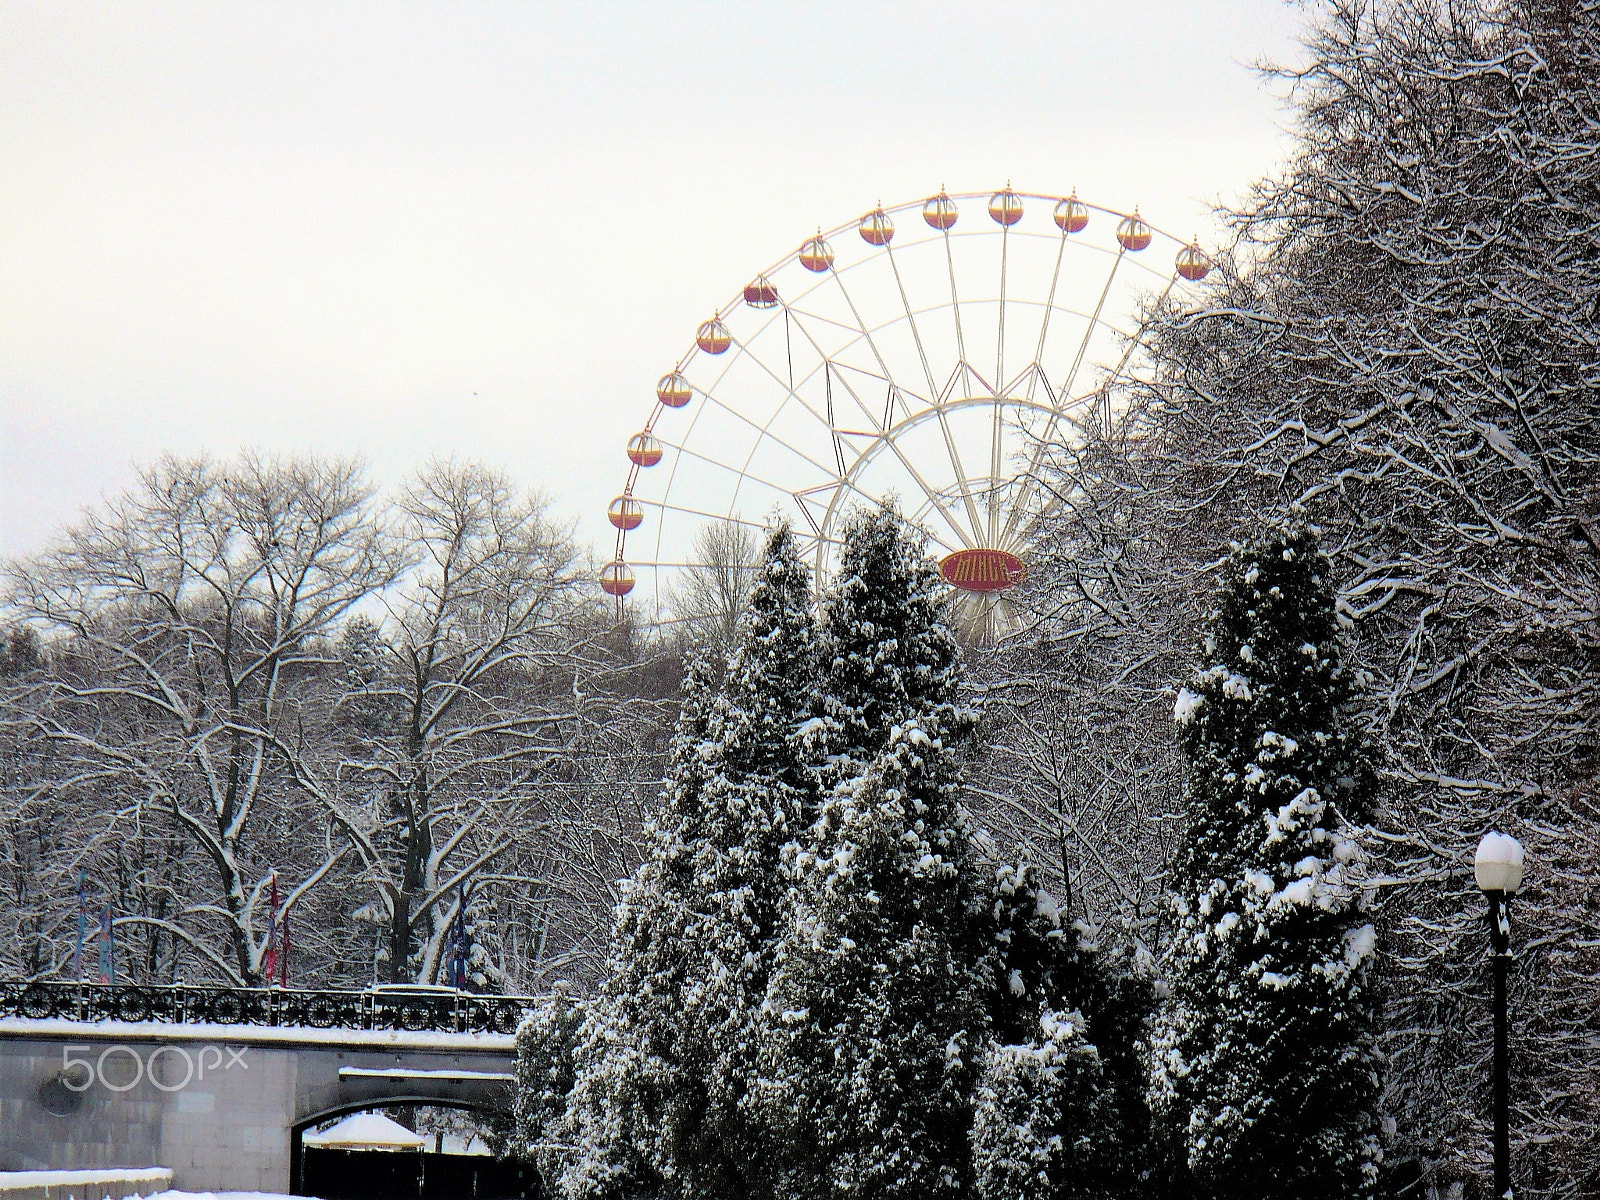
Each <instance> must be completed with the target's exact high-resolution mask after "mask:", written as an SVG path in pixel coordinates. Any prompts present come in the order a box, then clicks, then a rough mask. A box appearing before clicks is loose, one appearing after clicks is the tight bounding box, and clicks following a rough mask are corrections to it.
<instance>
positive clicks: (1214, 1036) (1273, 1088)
mask: <svg viewBox="0 0 1600 1200" xmlns="http://www.w3.org/2000/svg"><path fill="white" fill-rule="evenodd" d="M1329 575H1330V561H1329V558H1328V556H1327V555H1326V554H1325V553H1323V552H1322V550H1321V549H1320V548H1319V546H1318V544H1317V538H1316V535H1315V531H1314V530H1313V529H1311V528H1308V527H1307V526H1305V525H1303V524H1291V525H1284V526H1279V527H1275V528H1271V529H1269V530H1268V531H1267V532H1266V533H1264V534H1263V535H1262V536H1260V537H1259V538H1258V539H1256V540H1254V541H1252V542H1251V543H1250V544H1249V545H1248V546H1244V547H1235V549H1234V551H1233V553H1232V555H1231V556H1230V557H1229V559H1228V560H1227V563H1226V565H1225V567H1224V569H1223V575H1222V583H1221V587H1220V590H1219V597H1218V604H1217V608H1216V610H1215V611H1214V612H1213V613H1212V615H1211V618H1210V620H1209V622H1208V625H1207V629H1206V633H1205V638H1204V643H1203V658H1202V664H1203V665H1202V666H1201V667H1200V669H1199V670H1197V671H1196V673H1195V675H1194V676H1193V677H1192V678H1191V680H1190V681H1189V684H1188V686H1187V687H1185V688H1184V689H1183V690H1182V691H1180V692H1179V695H1178V703H1177V708H1176V712H1175V715H1176V718H1177V722H1178V729H1179V735H1178V736H1179V741H1180V743H1181V745H1182V747H1183V749H1184V751H1185V752H1186V753H1187V755H1188V756H1189V759H1190V764H1191V767H1190V779H1189V787H1188V793H1187V802H1186V813H1187V818H1188V828H1189V832H1188V840H1187V843H1186V847H1185V850H1184V852H1183V853H1182V855H1181V856H1180V859H1179V861H1178V862H1177V864H1176V868H1175V871H1174V890H1175V892H1176V896H1175V898H1174V907H1175V912H1176V919H1177V924H1176V932H1175V936H1174V938H1173V941H1172V945H1171V950H1170V957H1169V959H1168V961H1167V964H1166V967H1167V970H1166V975H1167V979H1168V981H1169V983H1170V987H1171V997H1170V1000H1169V1002H1168V1003H1167V1004H1166V1005H1165V1006H1164V1007H1163V1009H1162V1011H1161V1013H1160V1014H1159V1016H1158V1018H1157V1021H1156V1023H1155V1029H1154V1033H1153V1035H1152V1039H1151V1046H1150V1066H1151V1089H1150V1098H1151V1107H1152V1110H1153V1112H1154V1114H1155V1117H1156V1121H1157V1127H1158V1130H1159V1131H1160V1133H1161V1134H1162V1135H1164V1139H1165V1142H1166V1144H1167V1145H1168V1147H1169V1148H1170V1149H1171V1151H1172V1153H1173V1157H1174V1159H1175V1160H1176V1163H1177V1168H1178V1170H1179V1172H1180V1174H1182V1175H1183V1176H1185V1178H1184V1180H1183V1182H1184V1185H1185V1187H1186V1188H1187V1189H1188V1190H1192V1192H1193V1194H1195V1195H1198V1196H1205V1197H1211V1198H1216V1200H1222V1198H1225V1197H1239V1198H1240V1200H1244V1198H1246V1197H1248V1198H1249V1200H1279V1198H1282V1200H1290V1198H1298V1197H1303V1196H1307V1195H1313V1194H1314V1195H1317V1196H1326V1197H1359V1196H1368V1195H1370V1194H1372V1191H1373V1188H1374V1185H1375V1183H1376V1179H1377V1166H1378V1162H1379V1160H1380V1158H1381V1151H1380V1148H1379V1144H1378V1117H1377V1113H1376V1102H1377V1096H1378V1056H1377V1053H1376V1051H1375V1049H1374V1045H1373V1037H1374V1029H1373V998H1372V995H1371V981H1370V978H1369V975H1370V963H1371V957H1372V952H1373V927H1372V925H1370V924H1368V923H1367V922H1366V920H1365V919H1364V917H1363V916H1362V915H1361V912H1360V909H1361V903H1360V893H1359V890H1358V887H1357V884H1358V883H1359V878H1358V876H1359V875H1360V873H1361V868H1362V861H1363V860H1362V852H1361V850H1360V848H1359V847H1358V845H1357V844H1356V841H1355V840H1354V831H1353V825H1355V824H1357V823H1360V822H1363V821H1364V820H1366V818H1367V815H1368V809H1369V805H1370V804H1371V791H1372V783H1371V779H1372V773H1371V771H1370V769H1369V768H1368V766H1367V765H1366V763H1365V761H1364V759H1363V754H1362V750H1361V747H1360V745H1359V741H1358V738H1357V737H1356V735H1355V734H1354V733H1353V732H1352V731H1350V730H1349V729H1347V728H1346V727H1345V724H1344V722H1343V721H1342V720H1341V712H1340V710H1341V707H1342V706H1343V705H1344V704H1345V702H1346V701H1347V700H1348V699H1349V697H1350V694H1351V683H1350V677H1349V673H1348V672H1347V671H1346V669H1344V668H1343V667H1342V666H1341V665H1340V661H1339V649H1338V644H1337V634H1338V628H1337V623H1336V620H1335V614H1334V599H1333V593H1332V589H1331V587H1330V579H1329Z"/></svg>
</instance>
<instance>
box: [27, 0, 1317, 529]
mask: <svg viewBox="0 0 1600 1200" xmlns="http://www.w3.org/2000/svg"><path fill="white" fill-rule="evenodd" d="M1301 20H1302V17H1301V15H1300V13H1299V11H1298V10H1297V9H1296V8H1294V7H1292V6H1289V5H1285V4H1282V3H1279V2H1278V0H1204V2H1202V0H1183V2H1157V0H1117V2H1115V3H1110V4H1107V3H1104V2H1090V0H1057V2H1056V3H1052V4H1030V3H1023V2H1019V0H1010V2H1006V3H1000V2H990V3H984V4H971V5H968V4H938V3H929V2H927V0H923V2H919V3H908V4H891V3H875V4H860V3H851V4H844V5H829V4H815V3H808V4H792V5H780V4H753V3H751V4H734V3H721V4H667V3H653V4H643V3H639V4H605V3H582V4H579V3H572V4H548V5H544V4H534V3H468V2H461V3H444V2H442V0H441V2H434V3H425V4H405V3H397V2H392V0H391V2H385V3H374V4H361V3H341V2H338V0H323V2H319V3H313V4H289V3H273V4H257V3H250V4H246V3H220V2H217V3H203V4H171V3H139V4H125V3H116V4H93V3H81V2H75V3H60V4H35V3H15V2H13V0H0V422H3V428H0V434H3V437H0V554H9V555H16V554H26V553H29V552H32V551H34V550H36V549H38V548H40V547H41V546H42V545H44V544H45V543H47V542H48V541H49V540H50V538H51V536H52V533H53V531H54V530H55V529H56V528H58V527H59V526H60V525H61V524H63V523H65V522H68V521H70V520H72V519H73V517H74V515H75V513H76V511H77V510H78V509H80V508H81V507H83V506H84V505H86V504H90V503H92V502H94V501H95V500H96V499H97V498H98V497H99V496H101V495H103V494H108V493H112V492H115V491H117V490H119V489H120V488H121V487H123V486H125V484H126V483H127V481H128V480H129V478H130V475H131V471H132V466H133V464H135V463H137V462H141V461H147V460H149V459H150V458H152V457H153V456H155V455H157V454H159V453H161V452H162V451H165V450H176V451H180V452H184V453H189V452H196V451H202V450H204V451H210V452H213V453H216V454H219V455H228V454H232V453H234V452H236V451H237V450H239V449H240V448H241V447H247V446H248V447H258V448H263V449H268V450H285V451H295V450H315V451H319V452H323V453H358V454H360V455H362V456H364V457H365V459H366V460H367V461H368V463H369V464H370V465H371V468H372V470H373V473H374V475H375V477H376V478H377V479H378V480H379V481H380V482H393V481H396V480H399V479H401V478H402V477H403V476H404V475H405V473H406V472H407V471H408V470H410V469H411V468H412V467H413V466H415V465H416V464H417V463H419V462H420V461H422V460H423V459H425V458H426V457H428V456H429V455H431V454H455V455H457V456H459V457H468V458H477V459H481V460H484V461H486V462H488V463H490V464H492V465H494V466H497V467H499V468H502V469H504V470H505V471H507V472H508V473H510V474H511V475H512V476H514V477H515V478H516V479H518V480H519V481H522V482H524V483H526V484H528V485H530V486H535V485H536V486H540V487H542V488H544V489H545V490H546V491H547V492H548V493H550V495H551V497H552V499H553V501H554V503H555V506H556V508H557V510H558V511H559V512H560V513H562V514H564V515H566V516H569V517H572V518H574V519H576V520H577V521H578V522H579V531H580V535H581V537H582V538H583V540H584V541H585V542H586V543H588V542H591V541H593V542H598V541H599V540H600V539H601V535H602V531H608V527H607V526H606V524H605V519H604V507H605V503H606V501H607V500H609V499H610V497H611V496H612V495H614V494H615V493H616V492H617V491H618V490H619V489H620V485H621V483H622V478H623V475H624V473H625V472H624V468H625V467H626V465H627V464H626V461H625V459H624V457H623V454H622V447H623V444H624V442H625V440H626V438H627V436H628V434H630V433H632V432H633V431H634V430H635V429H637V428H639V427H640V425H641V424H642V423H643V421H644V419H645V416H646V415H647V414H648V412H649V409H650V406H651V405H652V403H653V402H654V395H653V385H654V381H655V379H656V377H657V376H658V375H660V374H661V373H662V372H663V371H665V370H667V369H669V368H670V367H671V365H672V364H673V363H674V362H675V361H676V360H677V359H678V358H679V357H680V356H681V355H682V353H683V351H684V350H685V349H686V348H687V346H688V345H689V342H690V340H691V339H692V337H693V332H694V328H695V325H696V324H697V323H698V322H699V321H700V320H702V319H703V318H704V317H705V316H707V315H709V314H710V312H711V311H712V309H713V308H715V307H716V306H718V305H719V304H722V303H725V302H726V301H727V300H728V299H729V298H730V297H731V296H732V295H733V294H734V293H735V292H736V291H737V290H738V289H739V288H740V287H741V286H742V285H743V284H744V283H745V282H746V281H747V280H748V279H749V277H750V276H751V275H752V274H753V273H754V272H755V271H757V270H759V269H760V268H761V267H763V266H765V265H766V264H767V263H769V262H772V261H774V260H776V259H778V258H779V257H781V256H782V255H784V254H786V253H788V252H789V251H791V250H793V249H794V247H795V246H796V245H798V244H799V242H801V241H802V240H804V238H805V237H807V236H808V235H809V234H810V233H812V232H813V231H814V230H815V228H816V227H817V226H819V225H821V226H832V225H836V224H838V223H840V222H842V221H846V220H849V219H851V218H853V217H855V216H857V215H859V214H860V213H861V212H862V211H864V210H866V209H869V208H871V207H872V206H873V204H874V203H875V202H876V201H878V200H879V199H880V198H881V199H882V200H883V201H884V202H886V203H894V202H898V201H904V200H910V199H912V198H915V197H921V196H924V195H927V194H929V193H931V192H934V191H936V190H938V188H939V187H940V185H941V184H945V185H948V186H949V188H950V190H951V191H958V190H974V191H975V190H979V189H989V188H995V187H999V186H1001V185H1003V184H1004V183H1005V182H1006V181H1007V180H1010V181H1012V182H1013V183H1014V184H1015V186H1016V187H1017V188H1018V189H1020V190H1027V191H1039V192H1056V193H1064V192H1066V191H1068V190H1070V189H1071V188H1073V187H1076V188H1077V189H1078V190H1079V191H1080V192H1081V193H1082V194H1083V195H1084V197H1085V198H1086V199H1090V200H1093V201H1095V202H1096V203H1099V204H1102V205H1106V206H1108V207H1113V208H1119V209H1124V210H1126V209H1131V208H1132V207H1133V206H1134V205H1135V204H1137V205H1140V206H1141V207H1142V210H1143V212H1144V213H1145V215H1147V216H1148V217H1150V218H1151V220H1152V221H1154V222H1155V223H1156V224H1157V225H1158V226H1161V227H1163V228H1166V229H1168V230H1171V231H1172V232H1174V233H1178V234H1180V236H1187V235H1188V234H1189V233H1191V232H1195V233H1198V234H1199V236H1200V238H1201V240H1202V241H1203V242H1204V241H1206V240H1208V239H1214V238H1215V237H1216V236H1217V235H1216V232H1215V230H1214V229H1213V226H1212V220H1211V217H1210V216H1209V211H1210V206H1211V204H1212V202H1214V201H1215V200H1217V199H1218V198H1219V197H1220V198H1223V199H1228V198H1231V197H1233V196H1235V195H1237V194H1238V193H1239V192H1241V191H1242V190H1243V189H1245V188H1246V187H1248V185H1249V184H1250V182H1251V181H1252V180H1253V179H1255V178H1257V177H1259V176H1260V175H1262V174H1264V173H1267V172H1270V171H1271V170H1272V169H1273V168H1274V165H1275V164H1276V163H1277V162H1278V161H1279V159H1280V157H1281V155H1282V154H1283V151H1284V134H1283V124H1284V121H1285V119H1286V118H1285V116H1284V114H1283V112H1282V110H1281V108H1280V106H1279V102H1278V99H1277V90H1276V87H1275V86H1273V85H1268V84H1264V83H1263V82H1262V81H1261V80H1260V78H1259V77H1258V76H1257V75H1256V74H1255V73H1254V72H1253V71H1252V70H1251V69H1250V66H1251V64H1252V63H1254V62H1256V61H1258V60H1262V59H1277V60H1283V59H1289V58H1292V57H1293V56H1294V54H1295V36H1296V32H1297V29H1298V27H1299V25H1300V22H1301Z"/></svg>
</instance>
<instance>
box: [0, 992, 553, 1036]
mask: <svg viewBox="0 0 1600 1200" xmlns="http://www.w3.org/2000/svg"><path fill="white" fill-rule="evenodd" d="M536 1003H537V1000H536V999H535V998H534V997H531V996H482V995H477V994H476V993H472V992H458V991H454V990H452V989H449V988H422V987H417V988H407V987H406V986H404V985H393V986H380V987H375V988H368V989H366V990H363V991H303V990H301V989H298V988H278V987H268V988H235V987H210V986H200V987H193V986H189V985H186V984H181V983H177V984H167V985H160V984H158V985H145V984H116V985H107V984H95V983H63V982H59V981H55V980H34V981H16V980H12V981H0V1018H5V1017H25V1018H29V1019H32V1020H50V1019H55V1020H66V1021H156V1022H160V1023H162V1024H170V1025H196V1024H209V1025H264V1026H279V1027H291V1028H292V1027H299V1028H308V1029H400V1030H406V1031H408V1032H412V1033H422V1032H434V1033H515V1032H516V1031H517V1026H518V1025H520V1024H521V1023H522V1018H523V1017H524V1016H525V1015H526V1014H527V1012H528V1010H529V1009H531V1008H532V1007H533V1006H534V1005H535V1004H536Z"/></svg>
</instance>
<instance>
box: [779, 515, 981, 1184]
mask: <svg viewBox="0 0 1600 1200" xmlns="http://www.w3.org/2000/svg"><path fill="white" fill-rule="evenodd" d="M837 579H838V582H837V584H836V586H835V589H834V591H833V592H832V593H831V594H830V595H829V596H828V597H827V598H826V599H825V601H824V603H823V605H822V626H823V629H822V637H821V658H822V674H823V679H822V684H821V689H820V694H819V696H818V698H817V702H816V708H817V715H816V716H815V718H814V719H813V720H812V721H810V722H808V723H807V724H806V725H805V726H804V727H803V733H804V736H805V738H806V744H807V745H808V747H810V748H811V749H812V751H813V752H814V753H816V754H817V755H818V761H819V775H820V779H821V782H822V785H823V787H824V789H825V790H824V791H823V793H822V797H823V798H822V803H821V809H820V811H819V813H818V815H817V819H816V820H815V821H814V822H813V823H812V825H811V826H810V827H809V828H808V829H807V830H805V831H804V836H803V837H802V838H801V840H800V841H799V843H798V844H797V845H796V846H794V847H792V848H791V860H790V862H789V872H790V878H791V879H792V880H793V882H794V898H793V909H792V913H791V916H790V920H789V926H788V929H787V930H786V934H785V937H784V940H783V942H782V944H781V946H780V949H779V953H778V957H777V960H776V964H775V970H774V975H773V978H772V983H771V987H770V989H769V993H768V1000H767V1007H766V1013H765V1017H766V1022H765V1030H764V1034H765V1036H764V1037H763V1042H762V1047H761V1063H760V1066H761V1074H760V1080H759V1083H758V1085H757V1086H758V1096H757V1100H758V1102H759V1106H760V1108H761V1110H762V1113H763V1121H764V1123H765V1127H766V1128H767V1129H768V1130H769V1131H770V1133H771V1135H772V1136H773V1138H774V1142H773V1154H772V1157H773V1160H774V1161H775V1162H777V1163H778V1164H780V1166H781V1169H782V1175H781V1178H780V1180H779V1182H778V1189H777V1190H778V1191H779V1193H780V1194H782V1195H784V1196H790V1197H796V1198H800V1197H817V1198H821V1197H834V1196H841V1197H842V1196H850V1197H852V1198H853V1200H854V1198H858V1197H859V1198H862V1200H876V1198H878V1197H902V1196H903V1197H908V1198H909V1197H916V1198H918V1200H923V1198H929V1197H939V1196H951V1197H953V1196H957V1195H963V1194H965V1192H966V1191H967V1189H968V1185H969V1181H970V1178H971V1161H970V1153H969V1146H968V1138H969V1133H970V1128H971V1090H972V1085H973V1081H974V1075H975V1066H976V1058H977V1056H978V1054H979V1053H980V1052H981V1049H982V1040H983V1037H984V1028H985V1024H986V1002H987V1000H988V998H989V985H990V974H989V972H990V970H991V960H990V958H989V952H990V945H989V938H988V930H989V926H988V925H987V924H986V919H985V918H986V912H985V908H986V900H987V888H986V887H985V886H984V884H983V880H982V877H981V874H980V870H979V866H978V861H977V857H976V855H975V853H974V848H973V845H972V841H971V836H970V832H969V829H968V827H967V823H966V819H965V816H964V814H963V813H962V810H961V808H960V805H959V803H958V763H957V760H956V751H957V747H958V745H959V743H960V742H961V741H962V739H964V738H965V737H966V736H967V735H968V733H969V732H970V730H971V728H972V724H973V721H972V716H971V713H970V712H969V710H967V709H966V708H964V707H962V706H961V705H960V704H959V702H958V695H957V688H958V685H959V656H958V650H957V647H956V644H955V641H954V639H953V637H952V635H951V633H950V630H949V629H948V627H947V626H946V625H945V624H944V621H943V610H942V600H941V592H942V590H943V589H942V585H941V584H940V582H939V580H938V576H937V572H936V570H935V568H934V567H933V565H932V563H930V562H929V561H928V560H927V559H926V558H924V557H923V554H922V547H921V543H920V539H918V538H916V537H914V536H913V534H912V533H911V531H909V530H908V529H906V527H905V526H904V524H903V522H902V521H901V520H900V518H899V517H898V516H897V515H896V514H895V513H894V511H893V510H892V509H891V508H889V507H887V506H884V507H882V508H880V509H878V510H876V511H872V512H866V513H862V514H859V515H858V516H857V517H856V518H854V519H853V520H852V521H851V523H850V524H849V526H848V527H847V530H846V533H845V545H844V549H843V552H842V554H841V561H840V567H839V571H838V576H837Z"/></svg>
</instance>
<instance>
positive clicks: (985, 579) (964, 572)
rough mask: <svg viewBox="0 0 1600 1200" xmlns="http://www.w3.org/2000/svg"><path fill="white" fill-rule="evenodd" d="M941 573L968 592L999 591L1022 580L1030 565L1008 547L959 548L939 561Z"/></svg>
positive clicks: (949, 581) (948, 581) (954, 584)
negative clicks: (1001, 548) (1024, 564)
mask: <svg viewBox="0 0 1600 1200" xmlns="http://www.w3.org/2000/svg"><path fill="white" fill-rule="evenodd" d="M939 574H940V575H942V576H943V577H944V581H945V582H946V583H948V584H951V585H952V586H954V587H958V588H960V589H961V590H962V591H965V592H998V591H1003V590H1004V589H1006V588H1008V587H1011V586H1012V585H1013V584H1017V583H1021V582H1022V581H1023V580H1024V579H1026V578H1027V576H1028V568H1027V567H1025V566H1023V564H1022V560H1021V559H1020V558H1018V557H1017V556H1016V555H1015V554H1012V553H1010V552H1009V551H1006V550H982V549H979V550H957V551H956V552H955V553H954V554H950V555H946V556H945V558H944V559H943V560H942V561H941V562H940V563H939Z"/></svg>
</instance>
